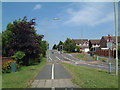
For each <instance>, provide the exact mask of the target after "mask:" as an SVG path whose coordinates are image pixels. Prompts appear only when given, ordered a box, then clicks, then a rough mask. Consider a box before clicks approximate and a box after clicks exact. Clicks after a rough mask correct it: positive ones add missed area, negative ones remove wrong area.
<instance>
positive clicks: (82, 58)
mask: <svg viewBox="0 0 120 90" xmlns="http://www.w3.org/2000/svg"><path fill="white" fill-rule="evenodd" d="M85 56H86V55H85V54H84V53H81V54H78V55H74V57H76V58H79V59H81V60H87V59H86V57H85Z"/></svg>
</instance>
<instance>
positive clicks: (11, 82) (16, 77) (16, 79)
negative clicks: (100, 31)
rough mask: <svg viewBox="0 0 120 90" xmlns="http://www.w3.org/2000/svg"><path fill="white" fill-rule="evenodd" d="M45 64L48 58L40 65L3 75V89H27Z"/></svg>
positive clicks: (24, 67)
mask: <svg viewBox="0 0 120 90" xmlns="http://www.w3.org/2000/svg"><path fill="white" fill-rule="evenodd" d="M45 64H46V58H43V59H42V61H41V63H39V64H36V65H32V66H23V67H21V70H20V71H17V72H14V73H5V74H2V88H26V87H27V84H28V82H29V81H30V80H32V79H34V77H35V76H36V75H37V73H38V72H39V71H40V70H41V69H42V67H43V66H45Z"/></svg>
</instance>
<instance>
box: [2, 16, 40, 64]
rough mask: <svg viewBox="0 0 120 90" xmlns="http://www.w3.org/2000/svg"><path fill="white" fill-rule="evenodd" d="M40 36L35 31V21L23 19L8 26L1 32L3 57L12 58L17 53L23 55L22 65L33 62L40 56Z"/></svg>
mask: <svg viewBox="0 0 120 90" xmlns="http://www.w3.org/2000/svg"><path fill="white" fill-rule="evenodd" d="M41 39H42V36H41V35H37V34H36V31H35V19H32V20H30V21H28V20H27V18H26V17H24V18H23V19H22V20H21V19H19V20H15V21H14V22H13V23H12V24H11V23H10V24H8V26H7V29H6V30H5V31H4V32H3V42H4V43H3V45H5V46H4V47H3V50H4V53H3V54H4V55H5V56H12V55H14V54H15V53H16V52H17V51H22V52H24V53H25V55H26V56H25V57H24V61H23V62H24V64H25V65H28V64H29V61H30V60H35V59H36V58H37V57H38V56H39V54H40V43H39V41H41Z"/></svg>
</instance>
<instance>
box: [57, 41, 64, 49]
mask: <svg viewBox="0 0 120 90" xmlns="http://www.w3.org/2000/svg"><path fill="white" fill-rule="evenodd" d="M63 44H64V43H63V42H62V41H60V42H59V44H58V45H57V48H58V51H60V45H63Z"/></svg>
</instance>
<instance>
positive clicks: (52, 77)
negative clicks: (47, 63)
mask: <svg viewBox="0 0 120 90" xmlns="http://www.w3.org/2000/svg"><path fill="white" fill-rule="evenodd" d="M51 79H54V64H52V76H51Z"/></svg>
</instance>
